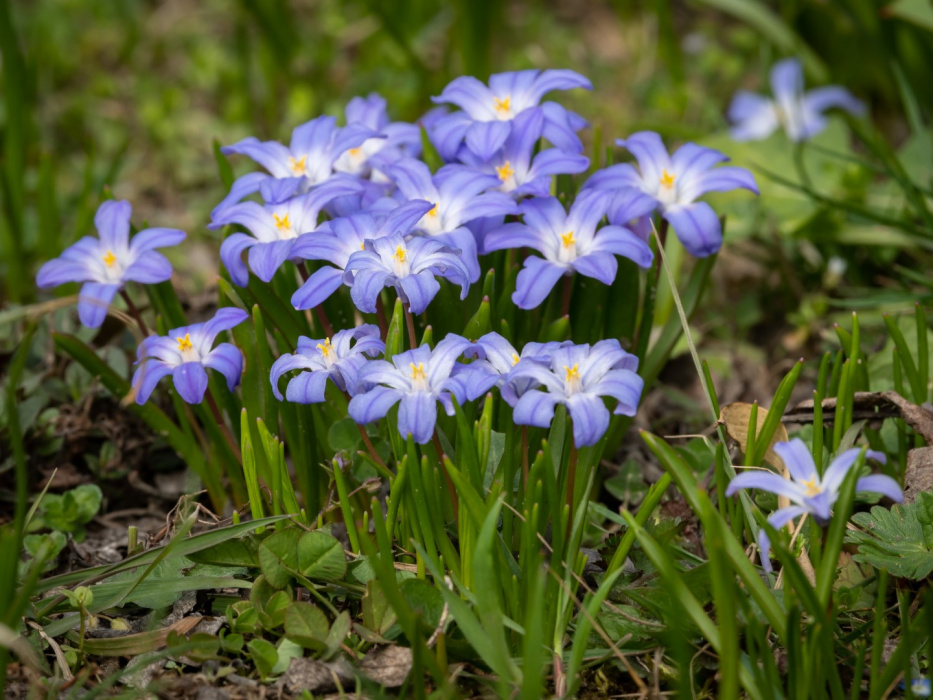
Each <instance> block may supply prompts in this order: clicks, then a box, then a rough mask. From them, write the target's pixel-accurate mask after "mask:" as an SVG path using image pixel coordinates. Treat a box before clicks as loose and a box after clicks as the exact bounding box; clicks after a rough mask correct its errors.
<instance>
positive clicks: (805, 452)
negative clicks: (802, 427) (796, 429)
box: [773, 438, 858, 484]
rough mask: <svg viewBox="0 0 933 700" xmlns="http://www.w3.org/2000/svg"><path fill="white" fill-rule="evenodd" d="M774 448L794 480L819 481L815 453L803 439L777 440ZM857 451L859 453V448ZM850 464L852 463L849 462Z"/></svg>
mask: <svg viewBox="0 0 933 700" xmlns="http://www.w3.org/2000/svg"><path fill="white" fill-rule="evenodd" d="M773 449H774V452H775V453H776V454H777V456H778V457H780V458H781V459H782V460H783V461H784V466H785V467H787V471H788V472H790V476H791V478H792V479H793V480H794V481H796V482H798V483H801V484H802V483H804V482H805V481H812V480H816V481H819V476H818V475H817V473H816V464H815V463H814V461H813V455H812V454H810V449H809V448H808V447H807V445H806V443H804V441H803V440H801V439H800V438H794V439H793V440H791V441H790V442H776V443H774V447H773ZM855 453H856V454H858V450H856V451H855ZM849 464H850V465H851V464H852V463H851V462H849Z"/></svg>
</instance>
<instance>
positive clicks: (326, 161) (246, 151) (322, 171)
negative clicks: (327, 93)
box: [212, 117, 380, 218]
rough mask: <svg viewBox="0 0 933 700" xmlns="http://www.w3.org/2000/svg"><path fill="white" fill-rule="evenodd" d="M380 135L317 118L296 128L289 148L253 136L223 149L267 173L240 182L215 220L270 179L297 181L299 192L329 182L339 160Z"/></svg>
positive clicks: (232, 189)
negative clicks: (243, 157)
mask: <svg viewBox="0 0 933 700" xmlns="http://www.w3.org/2000/svg"><path fill="white" fill-rule="evenodd" d="M379 136H380V135H379V133H378V132H376V131H374V130H373V129H371V128H369V127H368V126H365V125H364V124H360V123H355V124H348V125H347V126H344V127H338V126H337V120H336V119H335V118H334V117H318V118H317V119H312V120H311V121H309V122H306V123H304V124H302V125H301V126H298V127H296V128H295V130H294V131H293V132H292V140H291V143H290V144H289V145H288V146H284V145H283V144H281V143H279V142H278V141H260V140H259V139H257V138H256V137H254V136H250V137H249V138H245V139H243V140H242V141H240V142H238V143H235V144H233V145H232V146H224V147H223V148H221V149H220V150H221V152H222V153H224V154H226V155H231V154H234V153H236V154H240V155H244V156H247V157H248V158H251V159H252V160H254V161H256V163H258V164H259V165H261V166H262V167H263V168H265V169H266V170H267V171H268V173H247V174H246V175H243V176H242V177H240V178H238V179H237V180H236V181H235V182H234V183H233V186H232V187H231V189H230V194H228V195H227V196H226V197H225V198H224V200H223V201H222V202H221V203H220V204H218V205H217V207H215V208H214V211H213V212H212V217H214V218H216V216H217V215H218V213H220V212H221V211H222V210H223V209H225V208H227V207H228V206H230V205H231V204H235V203H236V202H239V201H240V200H241V199H243V198H244V197H246V196H248V195H250V194H253V193H255V192H258V191H259V188H260V186H261V185H262V183H264V182H266V181H268V180H269V179H273V178H274V179H295V180H296V181H297V184H298V191H299V192H307V191H308V189H309V188H311V187H314V186H316V185H320V184H321V183H323V182H326V181H327V180H329V179H330V178H331V177H333V176H334V175H335V173H336V170H335V169H334V164H335V163H336V162H337V159H338V158H339V157H340V156H341V155H342V154H343V153H344V152H346V151H349V150H350V149H351V148H359V147H361V146H362V145H363V144H364V143H365V142H366V141H367V139H371V138H378V137H379Z"/></svg>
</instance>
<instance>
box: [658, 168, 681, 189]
mask: <svg viewBox="0 0 933 700" xmlns="http://www.w3.org/2000/svg"><path fill="white" fill-rule="evenodd" d="M676 178H677V176H676V175H673V174H672V173H669V172H667V168H664V169H663V170H662V171H661V181H660V182H661V187H666V188H668V189H670V188H671V187H673V186H674V180H675V179H676Z"/></svg>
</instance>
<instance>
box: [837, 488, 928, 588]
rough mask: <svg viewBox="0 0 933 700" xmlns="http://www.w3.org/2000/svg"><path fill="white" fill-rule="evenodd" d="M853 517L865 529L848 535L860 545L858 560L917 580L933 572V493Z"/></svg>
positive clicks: (879, 507) (849, 539)
mask: <svg viewBox="0 0 933 700" xmlns="http://www.w3.org/2000/svg"><path fill="white" fill-rule="evenodd" d="M852 520H853V521H854V522H855V524H856V525H858V526H860V527H861V528H864V529H862V530H850V531H849V533H848V535H847V536H846V542H848V543H850V544H853V545H857V546H858V553H857V554H855V555H854V558H855V560H856V561H861V562H864V563H866V564H870V565H871V566H874V567H876V568H878V569H886V570H887V571H888V572H890V573H891V574H893V575H894V576H899V577H902V578H909V579H914V580H916V581H922V580H923V579H925V578H927V577H928V576H929V575H930V573H931V572H933V494H931V493H928V492H925V491H924V492H921V493H919V494H917V500H916V501H915V502H914V503H911V504H910V505H902V506H894V507H893V508H891V509H888V508H883V507H881V506H875V507H873V508H872V509H871V511H870V512H869V513H856V514H855V515H853V516H852Z"/></svg>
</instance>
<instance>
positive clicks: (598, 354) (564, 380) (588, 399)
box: [507, 339, 644, 447]
mask: <svg viewBox="0 0 933 700" xmlns="http://www.w3.org/2000/svg"><path fill="white" fill-rule="evenodd" d="M636 369H638V358H637V357H635V356H634V355H630V354H629V353H627V352H625V350H623V349H622V347H621V346H620V345H619V341H618V340H615V339H611V340H600V341H599V342H598V343H596V344H595V345H593V346H590V345H589V344H585V345H567V346H563V347H559V348H556V349H554V350H553V351H552V352H551V353H550V362H549V363H548V364H546V365H544V364H541V363H539V362H531V361H522V362H519V363H518V364H517V365H515V367H514V368H513V369H512V371H511V372H510V374H509V378H508V380H507V381H508V382H510V383H512V382H516V381H520V380H531V381H534V382H537V384H538V385H539V386H540V387H542V388H538V387H532V388H528V389H527V390H525V391H524V393H522V395H521V397H520V398H519V399H518V401H517V402H516V403H515V407H514V409H513V411H512V419H513V420H514V421H515V423H516V424H518V425H533V426H535V427H538V428H547V427H549V426H550V425H551V420H552V419H553V418H554V408H555V407H556V406H557V404H559V403H560V404H564V405H565V406H566V407H567V410H568V412H569V413H570V418H571V419H572V420H573V439H574V443H575V444H576V446H577V447H587V446H589V445H595V444H596V443H597V442H599V439H600V438H601V437H602V436H603V434H605V432H606V429H607V428H608V427H609V410H608V409H607V408H606V405H605V404H604V403H603V398H602V397H603V396H609V397H612V398H614V399H617V400H618V402H619V403H618V405H617V406H616V407H615V410H614V411H613V413H615V414H617V415H623V416H633V415H635V411H636V410H637V409H638V401H639V399H640V398H641V391H642V388H643V386H644V381H643V380H642V378H641V377H639V376H638V375H637V374H635V370H636Z"/></svg>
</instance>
